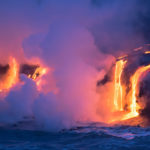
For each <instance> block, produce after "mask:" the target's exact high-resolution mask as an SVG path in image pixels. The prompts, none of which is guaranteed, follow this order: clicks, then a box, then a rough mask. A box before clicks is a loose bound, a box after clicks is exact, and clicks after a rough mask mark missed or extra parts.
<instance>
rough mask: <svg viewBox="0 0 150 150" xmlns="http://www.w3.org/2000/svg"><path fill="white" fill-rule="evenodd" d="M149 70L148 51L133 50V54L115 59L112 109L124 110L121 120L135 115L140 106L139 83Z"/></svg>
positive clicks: (149, 54)
mask: <svg viewBox="0 0 150 150" xmlns="http://www.w3.org/2000/svg"><path fill="white" fill-rule="evenodd" d="M149 71H150V53H149V51H144V52H143V51H142V50H141V49H140V51H139V50H138V51H134V54H133V53H132V54H130V55H126V56H123V57H120V58H118V59H117V61H116V64H115V77H114V83H115V84H114V86H115V87H114V100H113V101H114V110H115V111H122V112H124V115H123V117H122V118H121V120H126V119H130V118H133V117H137V116H139V114H140V111H141V109H144V108H142V106H141V105H140V102H139V100H138V99H139V93H140V91H139V85H140V82H141V80H142V78H144V77H145V76H146V74H147V73H148V72H149Z"/></svg>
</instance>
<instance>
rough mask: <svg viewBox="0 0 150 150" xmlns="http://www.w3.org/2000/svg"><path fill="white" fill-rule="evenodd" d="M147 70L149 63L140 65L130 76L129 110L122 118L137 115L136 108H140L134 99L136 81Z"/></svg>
mask: <svg viewBox="0 0 150 150" xmlns="http://www.w3.org/2000/svg"><path fill="white" fill-rule="evenodd" d="M149 70H150V65H148V66H142V67H140V68H139V69H138V70H137V71H136V72H135V73H134V75H133V76H132V77H131V84H132V91H131V92H132V95H131V104H130V111H131V112H130V113H128V114H127V115H126V116H125V117H124V118H123V119H122V120H125V119H129V118H133V117H136V116H138V115H139V113H138V110H139V109H140V106H139V105H138V104H137V100H136V95H137V91H138V89H137V88H138V83H139V80H140V77H141V76H142V74H143V73H145V72H147V71H149Z"/></svg>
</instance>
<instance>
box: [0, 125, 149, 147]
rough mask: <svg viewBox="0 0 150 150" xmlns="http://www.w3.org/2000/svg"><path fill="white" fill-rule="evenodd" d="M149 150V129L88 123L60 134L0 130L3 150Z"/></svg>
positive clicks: (0, 143)
mask: <svg viewBox="0 0 150 150" xmlns="http://www.w3.org/2000/svg"><path fill="white" fill-rule="evenodd" d="M128 149H131V150H145V149H146V150H149V149H150V128H149V127H147V128H142V127H139V126H132V127H131V126H122V125H121V126H119V125H117V126H111V127H108V126H105V125H101V124H99V123H88V124H83V125H80V126H78V127H74V128H72V129H68V130H61V131H59V132H48V131H39V130H37V131H35V130H27V129H26V130H25V129H19V128H16V129H15V128H8V127H1V128H0V150H128Z"/></svg>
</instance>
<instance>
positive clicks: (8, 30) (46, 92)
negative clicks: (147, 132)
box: [0, 0, 149, 130]
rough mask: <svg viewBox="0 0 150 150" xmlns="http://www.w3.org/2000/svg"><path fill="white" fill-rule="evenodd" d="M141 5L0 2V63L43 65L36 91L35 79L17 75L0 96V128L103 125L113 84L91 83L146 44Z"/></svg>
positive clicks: (117, 0)
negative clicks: (27, 120)
mask: <svg viewBox="0 0 150 150" xmlns="http://www.w3.org/2000/svg"><path fill="white" fill-rule="evenodd" d="M64 1H65V3H64ZM147 4H149V1H144V2H141V1H140V0H132V1H131V0H126V1H124V0H114V1H112V0H72V1H70V0H21V1H20V0H13V1H11V0H2V1H0V19H1V20H0V63H1V64H7V63H8V62H9V58H10V57H15V58H16V61H17V62H18V64H24V63H30V64H35V65H36V64H37V62H38V63H39V64H42V65H43V66H44V67H46V68H48V69H47V72H46V74H44V75H43V76H42V77H41V80H42V85H41V86H40V90H39V89H38V88H37V85H36V84H38V83H39V82H38V83H36V82H35V81H34V80H32V79H31V78H28V77H27V76H25V75H23V74H21V75H20V77H19V81H18V82H16V84H14V85H13V86H12V87H11V88H10V89H9V90H8V91H6V92H1V93H0V124H12V123H17V122H19V121H22V120H24V119H25V118H30V119H31V118H32V119H33V120H34V122H35V124H36V125H37V126H38V127H39V128H40V129H47V130H59V129H64V128H70V127H72V126H74V125H76V124H77V123H78V122H90V121H100V122H108V121H109V120H110V118H111V115H112V114H111V104H112V97H113V89H114V88H113V83H112V82H111V80H110V82H108V83H106V84H101V85H100V86H97V82H98V81H100V80H102V79H103V78H104V76H105V74H106V73H108V72H109V71H110V68H111V67H112V66H113V64H114V62H115V57H118V56H120V55H121V54H126V53H127V52H130V50H131V49H133V48H136V47H139V46H140V45H143V44H145V43H148V38H149V35H147V31H148V30H149V29H148V27H147V26H145V22H148V21H149V20H148V19H149V18H148V17H147V13H148V12H149V10H148V9H145V8H146V5H147ZM111 75H112V76H113V74H111ZM10 76H11V75H10ZM1 80H4V79H3V78H2V79H1ZM41 80H40V82H41ZM2 83H3V81H0V84H2Z"/></svg>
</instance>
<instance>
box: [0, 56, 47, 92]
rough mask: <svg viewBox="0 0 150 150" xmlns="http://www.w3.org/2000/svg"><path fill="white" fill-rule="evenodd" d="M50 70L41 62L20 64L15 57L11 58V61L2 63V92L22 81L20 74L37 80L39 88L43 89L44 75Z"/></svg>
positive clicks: (0, 71) (0, 66)
mask: <svg viewBox="0 0 150 150" xmlns="http://www.w3.org/2000/svg"><path fill="white" fill-rule="evenodd" d="M47 72H48V68H46V67H43V66H42V65H41V64H38V65H31V64H23V65H21V64H19V63H18V62H17V60H16V59H15V58H14V57H10V58H9V63H8V64H6V65H0V77H1V80H0V92H4V91H9V89H11V88H12V87H13V86H14V85H16V84H17V83H18V82H20V81H21V79H20V75H21V74H25V75H27V77H28V78H31V79H32V80H33V81H35V83H36V85H37V89H38V90H41V86H42V85H43V84H44V82H43V78H42V77H43V76H44V75H45V74H46V73H47Z"/></svg>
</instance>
